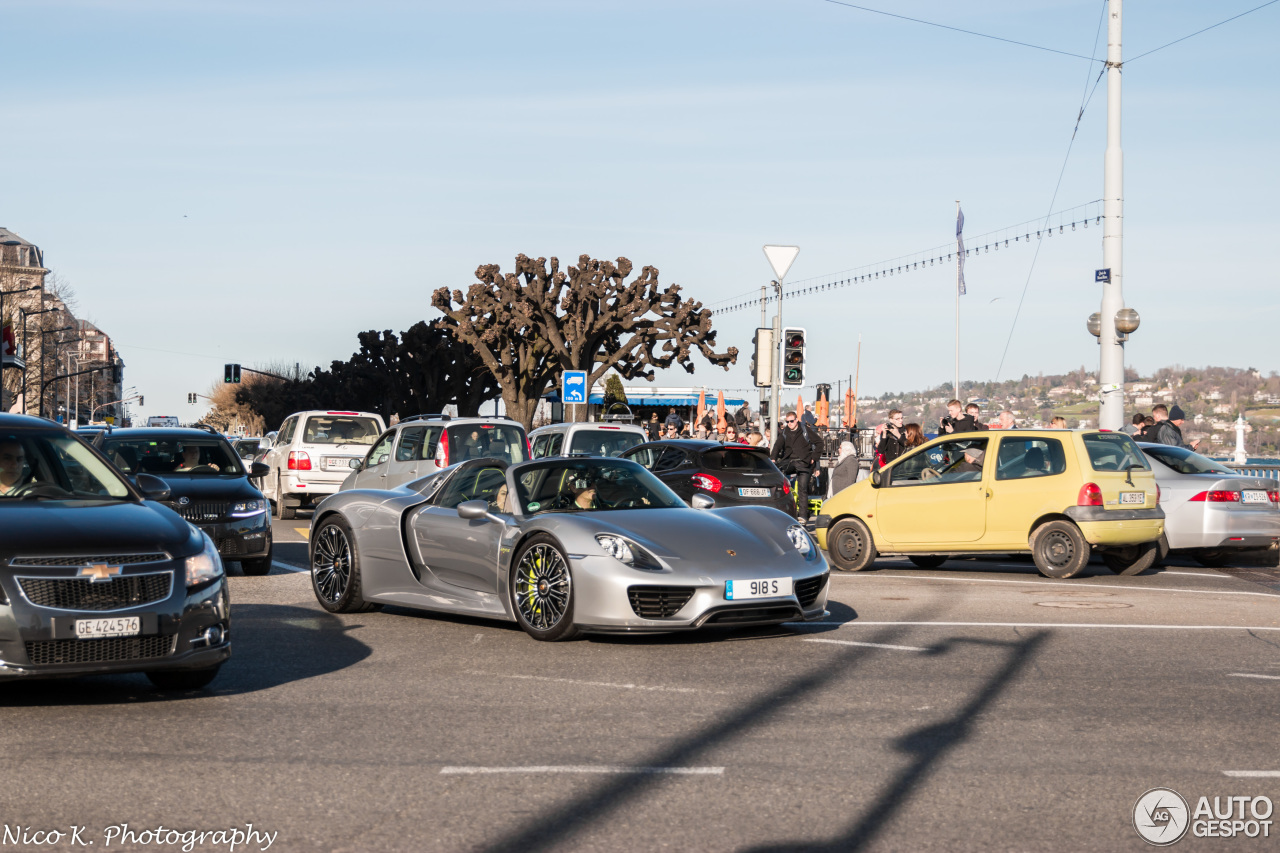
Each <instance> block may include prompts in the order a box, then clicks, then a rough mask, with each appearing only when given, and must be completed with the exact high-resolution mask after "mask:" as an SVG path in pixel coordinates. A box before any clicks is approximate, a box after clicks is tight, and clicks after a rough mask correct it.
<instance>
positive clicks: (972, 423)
mask: <svg viewBox="0 0 1280 853" xmlns="http://www.w3.org/2000/svg"><path fill="white" fill-rule="evenodd" d="M963 411H964V403H961V402H960V401H959V400H952V401H951V402H950V403H947V417H945V418H943V419H942V420H941V421H939V422H938V426H939V427H940V428H941V431H942V432H945V433H953V432H977V431H978V422H977V420H975V419H974V417H973V416H972V415H966V414H962V412H963Z"/></svg>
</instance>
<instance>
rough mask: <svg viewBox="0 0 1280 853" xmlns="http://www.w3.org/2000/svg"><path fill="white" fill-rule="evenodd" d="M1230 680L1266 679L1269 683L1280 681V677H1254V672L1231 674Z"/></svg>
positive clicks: (1228, 674)
mask: <svg viewBox="0 0 1280 853" xmlns="http://www.w3.org/2000/svg"><path fill="white" fill-rule="evenodd" d="M1227 677H1228V678H1265V679H1267V680H1268V681H1280V675H1254V674H1253V673H1252V672H1229V673H1227Z"/></svg>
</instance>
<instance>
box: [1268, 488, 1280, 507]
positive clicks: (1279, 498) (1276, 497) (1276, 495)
mask: <svg viewBox="0 0 1280 853" xmlns="http://www.w3.org/2000/svg"><path fill="white" fill-rule="evenodd" d="M1267 497H1269V498H1271V502H1272V503H1273V504H1276V503H1280V489H1272V490H1271V491H1269V492H1267Z"/></svg>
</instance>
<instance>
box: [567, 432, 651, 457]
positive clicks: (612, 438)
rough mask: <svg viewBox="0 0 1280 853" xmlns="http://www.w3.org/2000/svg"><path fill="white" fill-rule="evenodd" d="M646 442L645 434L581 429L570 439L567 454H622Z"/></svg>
mask: <svg viewBox="0 0 1280 853" xmlns="http://www.w3.org/2000/svg"><path fill="white" fill-rule="evenodd" d="M639 444H644V436H643V435H640V434H638V433H634V432H626V431H625V430H619V429H580V430H578V431H577V432H575V433H574V434H573V438H571V439H570V440H569V449H568V451H566V453H565V455H566V456H571V455H574V454H577V455H579V456H621V455H622V454H623V453H625V452H627V451H628V450H630V449H631V448H633V447H635V446H637V445H639Z"/></svg>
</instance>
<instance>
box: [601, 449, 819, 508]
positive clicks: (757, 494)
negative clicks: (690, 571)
mask: <svg viewBox="0 0 1280 853" xmlns="http://www.w3.org/2000/svg"><path fill="white" fill-rule="evenodd" d="M622 458H623V459H631V460H634V461H635V462H638V463H640V464H641V465H643V466H644V467H645V468H648V469H649V470H650V471H651V472H652V473H653V474H654V476H656V477H657V478H658V479H659V480H661V481H662V482H664V483H666V484H667V486H668V487H669V488H670V489H671V491H673V492H675V493H676V494H677V495H679V496H680V497H682V498H684V500H685V502H686V503H688V502H689V501H690V500H691V499H692V498H693V496H694V495H697V494H702V495H708V496H709V497H711V498H712V499H714V500H715V502H716V506H735V505H740V504H755V505H757V506H771V507H773V508H774V509H780V510H782V511H783V512H785V513H786V514H787V515H790V516H792V517H793V518H794V517H795V514H796V501H795V497H794V496H792V494H791V484H790V483H789V482H788V481H787V478H786V477H785V476H783V474H782V472H781V471H779V470H778V466H776V465H774V464H773V462H772V461H771V460H770V459H769V451H768V450H767V449H766V448H764V447H751V446H750V445H747V444H721V443H720V442H718V441H704V440H696V439H695V440H689V439H673V440H671V441H652V442H649V443H648V444H642V445H640V446H639V447H633V448H631V449H630V450H628V451H627V452H625V453H623V454H622Z"/></svg>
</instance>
